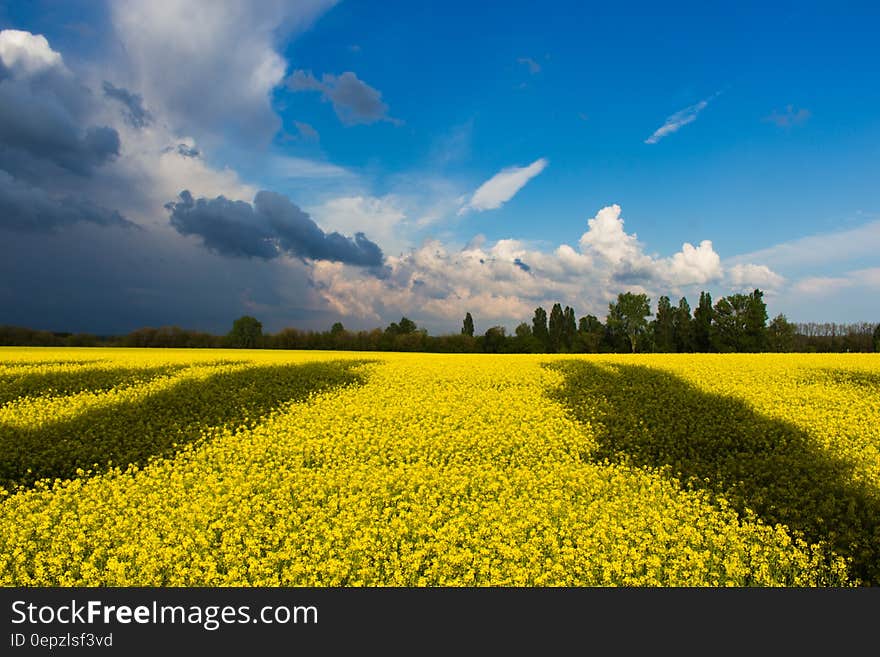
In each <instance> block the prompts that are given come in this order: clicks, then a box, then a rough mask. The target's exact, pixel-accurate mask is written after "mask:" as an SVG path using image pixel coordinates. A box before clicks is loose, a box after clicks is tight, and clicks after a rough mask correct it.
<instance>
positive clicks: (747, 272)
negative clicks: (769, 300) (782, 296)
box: [728, 263, 785, 290]
mask: <svg viewBox="0 0 880 657" xmlns="http://www.w3.org/2000/svg"><path fill="white" fill-rule="evenodd" d="M728 278H729V280H730V283H731V285H733V287H735V288H739V289H754V288H756V287H757V288H762V289H764V290H767V289H770V290H776V289H778V288H779V287H781V286H782V284H783V283H784V282H785V279H784V278H783V277H782V276H780V275H779V274H777V273H776V272H774V271H773V270H772V269H770V268H769V267H768V266H767V265H755V264H751V263H749V264H739V265H733V266H732V267H731V268H730V270H729V271H728Z"/></svg>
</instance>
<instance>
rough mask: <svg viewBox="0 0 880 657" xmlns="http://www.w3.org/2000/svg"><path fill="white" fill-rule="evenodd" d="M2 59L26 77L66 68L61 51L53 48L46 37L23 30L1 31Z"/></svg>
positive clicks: (5, 64) (0, 52)
mask: <svg viewBox="0 0 880 657" xmlns="http://www.w3.org/2000/svg"><path fill="white" fill-rule="evenodd" d="M0 61H2V62H3V65H4V66H5V67H6V68H7V69H9V70H10V71H12V72H13V73H15V74H16V75H18V76H25V77H26V76H30V75H35V74H37V73H41V72H43V71H45V70H47V69H51V68H56V67H57V68H64V62H63V60H62V58H61V53H58V52H56V51H54V50H52V48H51V47H50V46H49V42H48V41H47V40H46V37H44V36H43V35H42V34H31V33H30V32H24V31H22V30H2V31H0Z"/></svg>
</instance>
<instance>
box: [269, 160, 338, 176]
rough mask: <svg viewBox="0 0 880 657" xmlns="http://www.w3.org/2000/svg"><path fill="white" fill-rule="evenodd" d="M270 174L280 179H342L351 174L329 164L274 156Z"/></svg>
mask: <svg viewBox="0 0 880 657" xmlns="http://www.w3.org/2000/svg"><path fill="white" fill-rule="evenodd" d="M271 164H272V166H271V169H272V173H273V174H275V175H276V176H279V177H281V178H343V177H346V176H350V175H351V173H350V172H349V171H347V170H346V169H344V168H342V167H340V166H337V165H335V164H330V163H329V162H320V161H317V160H309V159H306V158H303V157H293V156H281V155H279V156H275V157H273V158H272V159H271Z"/></svg>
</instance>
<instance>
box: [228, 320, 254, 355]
mask: <svg viewBox="0 0 880 657" xmlns="http://www.w3.org/2000/svg"><path fill="white" fill-rule="evenodd" d="M227 341H228V345H229V346H230V347H235V348H238V349H256V348H258V347H260V346H262V341H263V325H262V324H261V323H260V322H258V321H257V320H256V319H255V318H254V317H251V316H250V315H244V316H243V317H239V318H238V319H237V320H235V322H233V324H232V330H231V331H230V332H229V335H228V336H227Z"/></svg>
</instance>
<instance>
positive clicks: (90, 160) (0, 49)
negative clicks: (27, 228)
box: [0, 30, 120, 181]
mask: <svg viewBox="0 0 880 657" xmlns="http://www.w3.org/2000/svg"><path fill="white" fill-rule="evenodd" d="M0 61H2V62H3V66H4V68H5V69H6V71H7V73H6V75H5V76H4V77H3V78H2V79H0V168H2V169H5V170H6V171H7V172H9V173H10V174H12V175H14V176H16V177H26V178H28V179H30V180H31V181H35V180H37V179H47V178H51V177H53V176H54V175H56V173H57V169H59V168H60V169H63V170H66V171H67V172H70V173H74V174H77V175H81V176H86V175H89V174H91V173H92V171H93V170H94V169H95V168H96V167H100V166H101V165H103V164H105V163H107V162H108V161H110V160H113V159H114V158H115V157H117V156H118V155H119V148H120V141H119V133H118V132H117V131H116V130H115V129H113V128H111V127H109V126H102V125H94V124H92V123H91V122H92V120H93V118H94V114H95V111H96V108H95V106H94V101H93V99H92V96H91V93H90V92H89V90H88V89H87V88H86V87H84V86H83V85H82V84H80V83H79V82H78V81H77V80H76V79H75V77H74V76H73V75H72V74H71V73H70V71H68V70H67V68H66V67H65V66H64V63H63V60H62V59H61V55H60V54H58V53H56V52H55V51H53V50H52V49H51V48H50V47H49V44H48V42H47V41H46V39H45V37H43V36H40V35H33V34H30V33H29V32H20V31H18V30H3V31H0Z"/></svg>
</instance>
